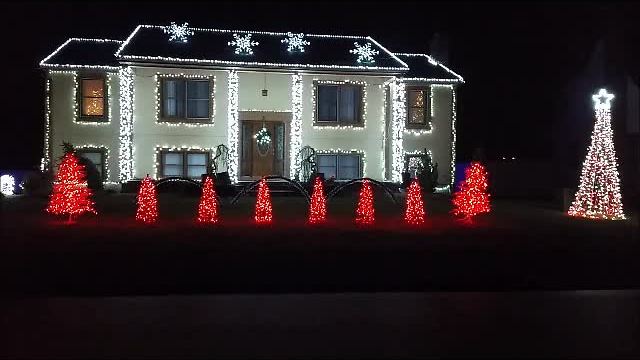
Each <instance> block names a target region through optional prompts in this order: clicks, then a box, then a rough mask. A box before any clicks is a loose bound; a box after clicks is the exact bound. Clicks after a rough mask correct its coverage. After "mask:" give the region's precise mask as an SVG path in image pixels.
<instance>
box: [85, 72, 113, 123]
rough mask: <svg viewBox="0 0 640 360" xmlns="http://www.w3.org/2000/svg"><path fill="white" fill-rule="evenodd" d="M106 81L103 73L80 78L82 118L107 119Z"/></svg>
mask: <svg viewBox="0 0 640 360" xmlns="http://www.w3.org/2000/svg"><path fill="white" fill-rule="evenodd" d="M105 82H106V81H105V77H104V76H102V75H86V76H82V77H81V78H80V120H83V121H107V118H106V116H105V115H106V84H105Z"/></svg>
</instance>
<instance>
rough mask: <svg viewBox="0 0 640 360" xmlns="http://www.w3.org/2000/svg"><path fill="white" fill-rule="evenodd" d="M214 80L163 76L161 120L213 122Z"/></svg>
mask: <svg viewBox="0 0 640 360" xmlns="http://www.w3.org/2000/svg"><path fill="white" fill-rule="evenodd" d="M212 89H213V84H212V80H209V79H184V78H162V79H161V86H160V97H161V110H160V115H161V119H160V120H161V121H167V122H171V121H179V122H183V121H191V122H211V109H212V107H211V105H212V104H211V102H212V101H213V100H212V96H211V91H212Z"/></svg>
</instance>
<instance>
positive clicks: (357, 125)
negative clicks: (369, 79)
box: [312, 79, 367, 130]
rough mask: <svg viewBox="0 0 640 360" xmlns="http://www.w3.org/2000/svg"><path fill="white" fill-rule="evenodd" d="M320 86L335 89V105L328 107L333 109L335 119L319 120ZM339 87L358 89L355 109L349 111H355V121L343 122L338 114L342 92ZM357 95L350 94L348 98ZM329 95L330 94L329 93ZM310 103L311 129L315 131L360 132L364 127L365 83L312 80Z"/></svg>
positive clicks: (345, 120)
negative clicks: (311, 114)
mask: <svg viewBox="0 0 640 360" xmlns="http://www.w3.org/2000/svg"><path fill="white" fill-rule="evenodd" d="M322 86H327V87H335V89H336V90H335V105H333V107H331V106H330V107H331V108H335V119H333V118H329V119H322V118H319V115H321V114H320V112H321V111H322V109H319V108H320V107H322V105H321V104H320V103H319V102H318V97H319V95H320V94H319V89H320V87H322ZM341 86H345V87H348V86H351V87H352V88H350V89H360V91H359V93H360V95H359V96H358V98H356V99H357V100H358V105H357V108H355V109H351V110H356V112H355V113H356V114H357V116H356V118H355V121H351V120H350V119H344V120H343V119H342V118H341V113H340V100H341V99H342V97H341V93H342V91H341V88H340V87H341ZM357 94H358V93H357V92H356V93H355V94H354V93H353V92H351V93H350V96H351V97H353V96H357ZM329 95H331V92H329ZM329 99H331V96H330V97H329ZM312 102H313V128H314V129H316V130H338V129H351V130H362V129H364V128H365V127H366V124H367V122H366V120H367V83H366V82H365V81H356V80H343V81H334V80H319V79H313V95H312ZM329 104H331V103H329ZM329 110H331V109H329ZM347 110H349V109H347ZM351 118H353V117H351Z"/></svg>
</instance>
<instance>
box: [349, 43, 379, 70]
mask: <svg viewBox="0 0 640 360" xmlns="http://www.w3.org/2000/svg"><path fill="white" fill-rule="evenodd" d="M353 46H355V47H356V48H355V49H351V50H349V52H350V53H351V54H355V55H358V59H357V60H356V61H357V62H358V63H359V64H360V63H365V64H373V63H375V62H376V60H375V59H374V58H373V56H374V55H378V54H379V53H380V52H379V51H378V50H376V49H373V48H372V47H371V43H366V44H364V45H360V44H358V42H357V41H356V42H354V43H353Z"/></svg>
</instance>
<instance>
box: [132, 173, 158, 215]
mask: <svg viewBox="0 0 640 360" xmlns="http://www.w3.org/2000/svg"><path fill="white" fill-rule="evenodd" d="M137 201H138V210H137V211H136V220H137V221H141V222H143V223H145V224H151V223H155V222H156V221H158V199H157V196H156V185H155V183H154V182H153V179H151V178H150V177H149V175H147V176H145V178H144V179H143V180H142V183H140V189H139V190H138V197H137Z"/></svg>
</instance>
